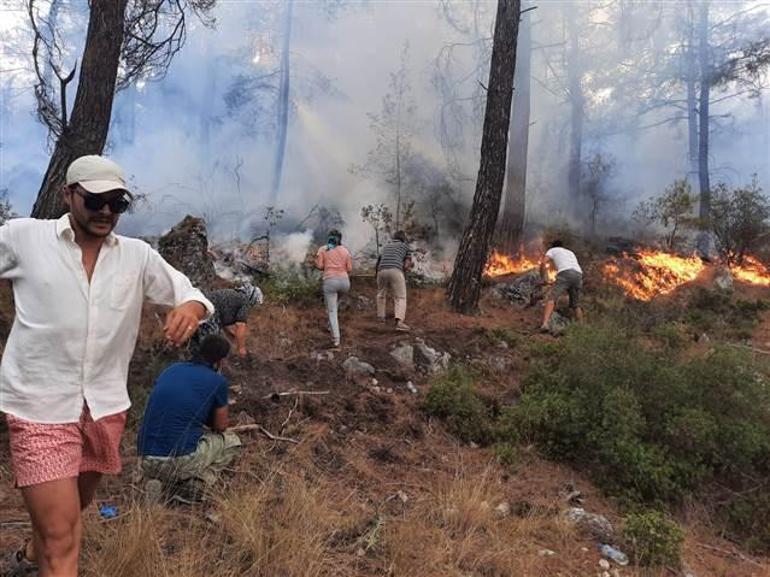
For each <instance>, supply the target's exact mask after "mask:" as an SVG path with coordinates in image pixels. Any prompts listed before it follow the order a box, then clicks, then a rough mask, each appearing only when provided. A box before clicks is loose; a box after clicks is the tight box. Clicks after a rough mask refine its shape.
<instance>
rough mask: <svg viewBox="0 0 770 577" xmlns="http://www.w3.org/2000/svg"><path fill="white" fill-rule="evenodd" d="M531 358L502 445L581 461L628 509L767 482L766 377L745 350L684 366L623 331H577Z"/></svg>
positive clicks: (506, 417) (508, 412)
mask: <svg viewBox="0 0 770 577" xmlns="http://www.w3.org/2000/svg"><path fill="white" fill-rule="evenodd" d="M535 354H536V358H535V360H534V361H533V366H532V367H531V370H530V372H529V374H528V375H527V376H526V378H525V381H524V392H523V395H522V399H521V402H520V403H519V404H517V405H515V406H511V407H507V408H505V409H504V410H503V415H502V418H501V423H500V426H499V428H498V430H499V432H500V436H501V440H509V441H511V442H515V441H525V442H533V443H535V444H537V445H538V446H539V447H540V449H541V450H542V451H543V452H545V454H546V455H548V456H550V457H552V458H557V459H562V460H567V461H570V462H573V463H579V464H580V465H581V466H584V467H587V468H588V469H589V472H590V473H592V474H593V476H594V478H595V479H596V480H597V481H598V482H599V484H601V485H602V486H603V487H605V488H606V489H608V490H609V491H611V492H612V493H614V494H615V495H618V496H620V497H623V498H624V499H627V500H629V501H632V502H652V503H655V502H676V501H679V500H680V499H681V498H682V497H683V496H684V495H687V494H690V493H692V492H694V491H695V490H697V489H698V488H699V487H700V486H701V485H702V484H703V483H704V482H708V481H711V480H715V479H717V478H718V479H720V480H721V481H722V482H723V483H728V484H729V483H737V482H739V481H738V479H740V478H748V476H751V475H755V476H757V477H762V476H763V475H765V476H766V475H770V413H768V410H767V406H768V405H769V404H770V381H769V380H768V379H767V377H766V376H765V375H766V373H765V371H764V369H765V367H764V366H762V365H760V364H759V362H760V361H755V360H752V359H751V358H750V356H748V355H747V354H744V353H743V352H742V351H738V350H734V349H719V348H718V349H716V350H715V351H714V352H713V354H711V355H710V356H708V357H707V358H697V359H694V360H693V359H689V360H677V359H676V357H673V356H671V354H670V353H669V352H668V351H665V350H656V349H654V348H651V347H649V344H646V342H645V341H643V340H641V339H640V338H638V337H637V336H635V335H634V334H633V333H632V332H631V331H629V330H627V329H619V328H618V327H617V326H614V325H607V326H585V325H584V326H580V325H578V326H573V327H571V328H570V329H569V330H568V332H567V335H566V336H565V337H564V338H563V339H562V340H561V342H560V346H559V347H553V346H548V347H543V348H540V349H539V350H538V349H536V350H535ZM736 471H741V472H742V475H741V476H738V475H735V472H736Z"/></svg>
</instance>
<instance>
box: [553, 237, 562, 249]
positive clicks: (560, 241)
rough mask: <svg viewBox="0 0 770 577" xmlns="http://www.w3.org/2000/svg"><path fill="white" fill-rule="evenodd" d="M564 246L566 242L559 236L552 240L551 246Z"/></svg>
mask: <svg viewBox="0 0 770 577" xmlns="http://www.w3.org/2000/svg"><path fill="white" fill-rule="evenodd" d="M562 247H564V242H562V240H561V239H559V238H557V239H556V240H554V241H553V242H551V248H562Z"/></svg>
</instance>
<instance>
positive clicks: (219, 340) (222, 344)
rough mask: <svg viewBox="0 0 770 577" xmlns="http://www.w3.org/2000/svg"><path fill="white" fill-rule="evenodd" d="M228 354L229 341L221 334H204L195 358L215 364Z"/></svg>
mask: <svg viewBox="0 0 770 577" xmlns="http://www.w3.org/2000/svg"><path fill="white" fill-rule="evenodd" d="M229 354H230V341H228V340H227V339H226V338H225V337H223V336H221V335H206V336H205V337H203V340H201V343H200V345H199V346H198V350H197V351H196V353H195V360H198V361H203V362H205V363H208V364H209V365H215V364H216V363H218V362H219V361H221V360H222V359H224V358H225V357H227V355H229Z"/></svg>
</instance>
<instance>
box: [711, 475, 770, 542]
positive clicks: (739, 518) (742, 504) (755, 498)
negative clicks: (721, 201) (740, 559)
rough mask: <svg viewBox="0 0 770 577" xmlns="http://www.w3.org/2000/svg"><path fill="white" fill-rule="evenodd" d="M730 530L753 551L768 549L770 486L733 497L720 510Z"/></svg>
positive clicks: (769, 539) (769, 535)
mask: <svg viewBox="0 0 770 577" xmlns="http://www.w3.org/2000/svg"><path fill="white" fill-rule="evenodd" d="M721 514H722V517H723V518H724V520H725V524H726V525H727V527H728V529H729V530H730V532H731V533H732V534H733V535H734V536H735V537H736V538H738V539H741V540H742V541H743V542H744V544H745V546H746V547H747V548H748V549H749V550H750V551H753V552H757V553H766V552H767V551H770V486H768V484H767V483H765V485H764V486H759V487H755V488H754V490H753V491H750V492H748V491H747V492H746V493H745V494H742V495H738V496H736V497H733V498H732V499H731V500H730V501H729V502H728V503H727V504H726V505H725V506H724V508H723V510H722V511H721Z"/></svg>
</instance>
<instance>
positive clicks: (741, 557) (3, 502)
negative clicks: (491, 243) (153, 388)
mask: <svg viewBox="0 0 770 577" xmlns="http://www.w3.org/2000/svg"><path fill="white" fill-rule="evenodd" d="M269 296H270V295H267V297H268V299H269ZM374 296H375V288H374V283H373V279H371V278H354V279H353V291H352V292H351V294H350V295H349V296H348V298H347V302H348V306H347V307H346V308H345V310H343V311H342V313H341V315H340V323H341V327H342V342H343V344H342V350H341V351H339V352H335V353H333V357H332V358H329V356H327V353H326V352H325V350H324V349H325V346H326V345H327V343H328V341H329V338H328V336H327V333H326V318H325V312H324V309H323V305H322V302H321V300H320V299H319V300H318V301H317V302H316V303H310V304H309V306H306V307H295V306H286V307H284V306H281V305H276V304H267V305H265V306H263V307H261V308H260V309H259V310H256V311H255V312H254V313H253V315H252V318H251V319H250V326H251V327H252V332H251V335H250V342H249V348H250V351H251V354H252V356H251V358H250V359H249V360H247V361H243V362H242V361H238V360H233V361H231V362H230V364H229V366H228V368H227V370H226V373H227V374H228V376H229V377H230V379H231V385H232V386H233V398H234V400H235V403H234V404H233V405H232V407H231V411H232V412H231V415H232V417H233V418H234V419H237V418H238V416H239V415H240V418H241V419H248V420H251V419H253V420H255V421H256V422H258V423H260V424H262V425H263V426H264V427H265V428H266V429H267V430H269V431H271V432H273V433H274V434H276V435H278V434H280V435H282V436H285V437H291V438H294V439H297V440H298V441H299V443H298V444H296V445H295V444H292V443H288V442H283V441H271V440H270V439H267V438H266V437H265V436H263V435H261V434H259V433H258V432H254V433H247V434H245V435H244V441H245V443H246V449H245V452H244V455H243V458H242V459H241V461H240V462H239V463H238V465H237V467H236V469H235V470H234V471H233V472H232V475H231V476H230V479H229V481H228V488H227V489H226V491H228V490H229V491H246V492H248V491H252V490H254V491H256V489H252V488H253V487H257V486H264V483H265V482H268V481H266V480H267V479H272V478H274V477H280V478H281V479H284V481H282V482H287V481H286V480H291V479H294V480H295V481H296V482H299V483H300V484H303V486H304V484H307V486H308V487H311V488H316V489H317V490H318V491H320V492H321V494H322V495H323V499H324V502H325V503H326V504H327V509H326V510H328V511H331V512H333V513H334V515H336V516H331V515H332V513H329V515H330V517H329V518H330V519H335V521H334V524H335V527H334V529H333V530H331V532H330V533H328V534H327V535H326V537H325V538H324V542H323V551H324V554H323V555H322V556H321V557H319V558H318V559H319V561H318V567H317V569H318V571H305V572H303V571H300V570H298V569H297V570H288V569H285V567H284V572H283V574H285V575H308V576H309V575H351V576H352V575H362V576H368V575H372V576H373V575H415V576H417V575H420V576H421V577H427V576H430V575H444V576H445V575H452V576H455V575H456V576H458V577H459V576H461V575H463V576H470V575H473V576H497V575H500V576H502V575H522V576H525V577H526V576H538V575H544V576H545V575H548V576H553V577H555V576H564V577H567V576H583V575H585V576H595V575H601V573H602V570H601V569H600V568H599V564H598V563H599V559H600V557H599V554H598V552H597V551H596V542H595V541H594V540H592V539H590V538H587V537H586V536H584V535H581V534H579V533H577V532H576V531H575V530H574V529H573V528H572V527H570V526H569V525H568V524H566V523H565V522H564V520H563V516H562V513H563V511H564V509H565V508H566V507H567V503H566V501H565V499H564V494H565V492H566V490H567V488H568V487H576V488H578V489H579V490H580V491H582V493H583V495H584V497H585V504H584V506H585V508H586V509H587V510H589V511H592V512H596V513H601V514H604V515H606V516H607V517H608V518H609V519H610V520H611V521H612V522H613V523H614V524H616V525H619V524H620V520H621V516H620V514H619V513H618V509H617V508H616V507H615V505H614V503H613V502H612V501H611V500H609V499H607V498H605V497H604V496H602V494H601V493H600V492H599V491H598V490H597V489H596V488H594V487H593V486H592V484H591V483H590V482H589V481H588V480H586V479H585V478H583V477H582V476H581V475H580V474H578V473H576V472H575V471H573V470H571V469H569V468H567V467H564V466H561V465H558V464H554V463H550V462H547V461H544V460H542V459H541V458H539V457H538V456H537V454H536V453H535V451H534V450H532V449H526V448H525V449H524V450H523V452H522V455H521V456H520V458H519V459H518V461H517V463H516V464H515V465H514V466H513V467H504V466H502V465H501V464H499V463H498V462H497V459H496V457H495V453H494V451H493V449H487V448H476V447H472V446H468V445H464V444H461V443H459V442H458V441H457V440H455V439H454V438H452V437H451V436H450V435H448V434H447V433H446V432H445V431H444V430H443V428H442V425H441V423H440V422H437V421H435V420H432V419H430V418H428V417H427V416H426V415H425V414H424V413H423V412H422V411H421V410H420V403H421V399H422V397H423V396H424V394H425V392H426V391H427V387H428V377H427V376H426V375H423V374H419V373H416V372H413V371H409V370H407V369H404V368H402V367H401V366H399V364H398V363H397V362H396V361H395V359H393V358H392V357H391V356H390V351H391V349H392V348H393V347H395V346H397V345H398V344H399V343H401V342H406V341H408V342H414V339H415V337H420V338H422V339H424V341H425V342H426V343H427V344H428V345H429V346H431V347H434V348H436V349H437V350H440V351H447V352H449V353H450V354H451V355H452V358H453V359H459V360H466V361H471V360H473V361H479V362H485V363H488V364H491V365H492V366H495V367H497V369H496V370H492V371H490V372H489V375H490V376H489V377H488V382H485V383H484V384H483V389H484V392H485V394H487V395H490V396H492V397H493V398H496V399H499V400H500V402H512V401H515V399H516V398H517V396H518V393H519V386H520V377H521V374H522V370H523V368H524V367H525V366H526V363H527V361H528V359H527V358H526V353H525V352H523V351H520V350H517V347H515V346H513V347H509V348H505V349H503V348H500V347H499V346H496V345H495V344H494V343H493V342H492V341H490V339H489V336H488V335H489V331H491V330H493V329H508V330H510V331H512V332H513V333H517V334H519V335H520V337H521V338H522V339H544V338H550V337H543V336H540V335H537V334H536V331H535V329H536V327H537V326H538V321H539V316H540V314H541V309H540V308H531V309H527V310H524V311H519V310H516V309H514V308H512V307H511V306H510V305H508V304H507V303H506V302H504V301H501V300H497V299H496V298H494V297H492V296H490V295H486V296H485V297H484V299H483V300H482V303H481V311H482V312H481V314H480V315H478V316H474V317H464V316H459V315H455V314H453V313H450V312H449V311H448V310H447V309H446V307H445V304H444V297H443V290H442V289H441V288H438V287H430V288H423V289H411V290H410V293H409V309H408V313H407V317H408V318H407V322H409V324H410V325H411V326H412V327H413V332H412V333H411V334H408V335H405V334H401V333H397V332H395V331H394V330H393V329H392V326H390V325H382V324H379V323H377V322H376V319H375V311H374ZM10 306H11V305H10V297H9V294H8V290H7V289H3V291H1V292H0V332H3V333H5V334H7V330H8V328H9V327H10V321H11V317H12V313H11V308H10ZM148 313H149V314H146V315H145V321H144V324H143V329H142V334H141V338H140V343H139V345H138V348H137V352H136V355H135V359H134V363H133V365H132V374H131V383H130V387H131V390H132V397H133V400H134V403H135V405H136V407H135V410H134V411H132V416H131V419H130V420H129V429H128V431H127V433H126V435H125V437H124V455H125V460H124V465H125V469H124V472H123V474H121V475H120V476H119V477H118V478H116V479H110V480H109V481H108V482H107V483H105V485H104V486H103V488H102V489H101V490H100V492H99V494H98V495H97V502H98V503H110V504H115V505H117V506H118V508H119V510H120V511H121V517H119V518H118V519H117V520H112V521H106V520H102V519H99V517H98V515H97V514H96V512H95V510H94V508H92V509H91V510H90V511H89V513H88V515H87V531H86V533H87V537H86V546H85V548H86V549H85V553H84V557H85V559H86V560H85V563H84V565H85V568H84V571H85V574H87V575H113V574H114V575H118V574H119V575H126V576H129V575H144V574H148V575H149V574H152V571H151V570H150V569H147V570H145V569H141V570H140V569H122V570H121V571H117V570H114V569H107V568H106V565H104V564H103V563H104V561H103V558H104V556H105V555H107V552H109V551H112V549H110V543H109V542H105V541H104V539H106V537H104V535H112V537H111V538H112V539H113V540H114V541H115V542H117V543H120V542H121V539H122V540H123V541H122V542H123V545H122V546H121V547H122V548H123V549H125V547H126V545H125V542H126V540H127V539H129V535H128V533H125V532H124V533H122V534H121V531H128V530H129V528H130V527H132V526H134V525H131V522H130V517H131V516H132V515H133V516H134V517H136V516H137V514H136V513H135V512H134V511H135V508H136V501H137V495H138V494H139V493H138V489H140V488H141V486H140V485H139V484H138V483H137V478H136V472H135V471H136V467H135V465H136V456H135V448H134V436H135V432H136V419H137V412H138V411H137V407H141V406H142V405H143V403H144V400H145V398H146V389H147V387H148V385H149V384H151V382H152V379H153V378H154V376H155V375H156V374H157V373H158V372H159V370H161V369H162V367H163V366H164V364H165V363H166V362H169V361H171V360H173V358H174V353H172V352H168V351H164V350H163V349H162V346H161V344H160V342H161V341H160V332H159V329H158V321H157V319H156V317H155V314H154V311H151V310H148ZM758 335H760V336H758V341H759V342H768V343H770V317H767V319H766V321H765V323H763V325H762V327H760V330H759V333H758ZM768 346H769V347H770V345H768ZM319 354H320V355H319ZM350 355H355V356H357V357H358V358H359V359H361V360H362V361H365V362H368V363H371V364H372V365H373V366H374V367H375V368H376V370H377V372H376V374H375V378H376V380H377V384H376V385H374V384H373V383H372V381H371V379H370V378H361V379H357V378H350V377H348V376H347V375H346V374H345V371H344V370H343V369H342V367H341V362H342V361H344V360H345V359H346V358H347V357H348V356H350ZM407 381H411V382H413V383H414V385H415V386H416V388H417V389H418V391H419V394H417V395H414V394H412V393H410V392H409V391H408V389H407V387H406V383H407ZM291 390H303V391H316V392H320V391H328V394H324V395H302V396H293V395H287V396H282V397H278V399H277V400H271V399H270V398H266V397H269V396H270V394H271V393H274V392H285V391H291ZM6 439H7V431H6V429H5V423H4V422H3V423H2V424H1V425H0V523H1V524H0V549H3V550H7V549H10V548H11V547H15V546H18V545H19V544H20V543H21V542H22V541H23V539H24V538H25V537H26V535H27V534H28V530H29V527H28V525H27V524H26V521H27V519H26V515H25V513H24V510H23V507H22V503H21V499H20V497H19V494H18V492H17V491H16V490H15V489H13V487H12V484H11V483H12V479H11V474H10V466H9V462H8V451H7V440H6ZM297 480H300V481H297ZM269 482H271V483H272V481H269ZM282 491H283V489H282V490H281V492H279V494H282ZM276 499H278V500H277V501H276V500H273V501H270V500H268V501H267V503H268V506H269V504H270V503H274V504H275V503H278V501H280V498H276ZM503 501H505V502H507V503H509V504H510V508H511V514H510V515H508V516H506V518H498V517H496V516H495V515H492V514H491V513H490V512H489V511H487V509H490V508H491V509H494V508H495V507H497V505H498V504H499V503H500V502H503ZM469 503H470V505H468V504H469ZM465 505H467V506H468V507H470V508H471V509H473V511H475V513H474V515H475V517H474V516H472V515H470V514H469V515H468V517H469V518H470V517H473V518H474V519H477V522H476V523H475V524H469V525H468V524H466V525H456V524H453V521H452V519H454V518H455V517H454V516H453V515H454V511H456V509H457V508H461V509H462V508H463V507H464V506H465ZM471 505H472V506H471ZM275 506H276V509H275V510H276V511H281V510H283V509H280V508H279V505H278V504H275ZM473 507H475V509H474V508H473ZM436 508H439V509H442V510H443V512H442V511H439V515H438V517H439V518H440V519H439V520H438V521H436V522H433V521H432V518H433V514H432V513H431V510H433V509H436ZM212 511H213V512H214V513H215V516H214V517H211V513H212ZM448 511H449V512H451V513H448ZM170 514H171V515H172V522H170V523H169V524H168V525H164V526H163V527H164V531H166V532H167V533H168V535H164V536H163V539H164V543H166V541H165V539H171V541H172V542H173V543H175V545H174V546H171V545H168V544H166V545H164V547H165V548H164V549H163V551H164V555H166V556H168V557H170V558H175V559H182V558H181V557H178V556H179V555H183V554H184V552H185V551H187V550H188V549H187V548H186V547H188V546H189V543H187V544H185V543H186V540H189V539H188V537H186V535H187V534H188V533H190V531H191V529H190V527H191V526H193V525H194V524H195V523H198V522H203V521H201V520H202V519H204V518H213V519H216V518H217V517H216V515H225V517H226V518H227V515H228V512H227V507H226V506H223V505H220V506H217V505H216V504H214V505H198V506H193V507H178V508H176V509H175V510H174V511H173V512H172V513H170ZM276 514H278V513H276ZM121 518H123V519H124V521H123V522H124V525H120V523H121ZM126 518H129V521H125V519H126ZM447 519H449V520H447ZM680 521H682V522H683V523H684V525H685V528H686V531H687V537H686V542H685V552H684V559H685V561H686V563H687V565H688V567H689V568H690V570H691V571H692V574H693V575H695V576H697V577H703V576H724V577H727V576H729V577H749V576H752V577H759V576H764V575H770V569H769V568H768V560H767V559H755V558H749V557H748V556H747V555H745V554H743V553H741V552H740V551H739V550H738V549H737V548H736V546H735V545H733V544H732V543H729V542H727V541H724V540H722V539H720V538H719V537H718V536H717V535H715V534H714V533H713V531H712V530H711V529H710V527H709V525H708V522H707V517H706V516H705V513H704V512H703V511H702V509H701V508H700V507H699V505H698V504H692V505H691V506H689V507H687V509H686V510H685V511H682V512H681V515H680ZM213 523H214V524H217V523H218V522H217V521H216V520H215V521H213ZM223 524H224V525H227V523H223ZM116 527H118V529H115V528H116ZM218 530H219V529H218V528H217V531H218ZM98 534H102V537H101V540H100V538H98V537H95V535H98ZM190 534H192V533H190ZM195 534H196V535H197V533H195ZM206 534H210V531H209V532H208V533H206ZM216 534H218V533H216ZM169 535H170V536H169ZM143 539H144V541H145V545H144V546H145V547H149V548H152V546H151V545H148V544H147V543H146V541H147V540H148V539H149V540H152V539H153V537H152V536H147V535H145V536H144V537H143ZM158 539H161V538H160V537H158ZM228 539H229V540H230V541H229V542H230V543H231V544H232V542H236V543H240V541H238V540H237V539H235V538H234V537H232V534H230V536H229V537H228ZM140 540H141V539H140ZM296 547H298V548H301V545H296ZM140 549H141V548H140ZM180 551H181V553H180ZM297 553H298V554H299V552H297ZM175 555H177V557H174V556H175ZM223 555H224V553H223ZM100 559H101V560H100ZM132 562H133V561H132ZM126 563H128V561H126V562H123V565H124V566H129V565H126ZM201 563H202V562H201ZM239 563H240V565H238V563H235V564H234V565H233V566H234V567H241V569H233V570H232V571H231V572H224V570H222V571H223V572H221V573H219V572H216V571H214V568H215V566H216V567H219V566H220V564H219V562H216V563H215V562H213V561H212V564H211V565H206V566H205V567H202V566H201V567H200V569H199V570H198V571H197V572H196V571H192V570H184V571H183V570H182V569H176V570H175V571H173V572H166V573H165V574H173V575H202V574H211V575H220V574H221V575H225V574H227V575H236V574H243V575H263V574H266V573H264V572H260V571H259V570H255V569H254V565H251V566H249V565H248V563H246V561H244V560H243V559H240V560H239ZM276 563H277V562H276ZM178 565H179V566H180V567H181V566H182V565H184V563H183V562H182V560H180V561H178ZM184 566H185V567H187V565H184ZM247 566H248V567H250V568H248V569H244V567H247ZM287 566H288V565H287ZM142 567H144V566H142ZM274 568H275V571H274V572H273V574H276V575H277V574H281V570H280V568H281V566H279V565H275V566H274ZM164 571H165V570H164ZM185 571H186V572H185ZM228 571H230V569H228ZM156 574H162V573H161V572H160V571H159V570H157V572H156ZM619 574H620V575H676V574H677V573H676V572H673V571H672V572H669V571H667V570H661V571H660V572H655V571H653V572H643V571H641V570H638V569H635V568H630V567H624V568H619ZM613 575H614V574H613Z"/></svg>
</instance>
